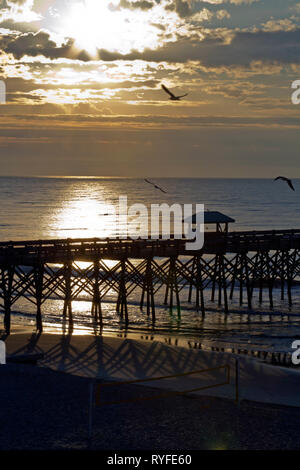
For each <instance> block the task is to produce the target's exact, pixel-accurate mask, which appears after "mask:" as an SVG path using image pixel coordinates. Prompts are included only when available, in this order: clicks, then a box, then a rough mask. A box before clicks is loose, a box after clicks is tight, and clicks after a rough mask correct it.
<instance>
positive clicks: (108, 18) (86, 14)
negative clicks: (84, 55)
mask: <svg viewBox="0 0 300 470" xmlns="http://www.w3.org/2000/svg"><path fill="white" fill-rule="evenodd" d="M152 16H153V14H152V12H145V11H142V10H138V9H134V10H130V9H124V8H120V6H119V1H118V0H109V1H108V0H83V1H80V2H76V3H74V4H73V5H72V6H71V7H70V9H69V11H68V13H67V14H66V15H65V16H64V19H63V21H62V26H61V28H62V31H61V32H62V33H63V34H64V35H65V36H67V37H72V38H74V40H75V44H76V46H77V47H78V48H80V49H84V50H85V51H86V52H88V53H89V54H90V56H92V57H96V55H97V51H98V50H99V49H105V50H108V51H117V52H119V53H120V54H127V53H129V52H130V51H131V50H133V49H137V50H139V51H142V50H144V49H145V48H146V47H150V48H152V47H156V45H157V43H158V36H159V34H158V30H157V28H155V27H154V26H153V23H152V20H153V18H152Z"/></svg>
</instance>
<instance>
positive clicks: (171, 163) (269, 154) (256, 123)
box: [0, 0, 300, 177]
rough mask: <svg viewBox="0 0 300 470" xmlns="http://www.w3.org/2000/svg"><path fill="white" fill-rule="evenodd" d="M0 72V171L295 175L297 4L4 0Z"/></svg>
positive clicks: (299, 140)
mask: <svg viewBox="0 0 300 470" xmlns="http://www.w3.org/2000/svg"><path fill="white" fill-rule="evenodd" d="M0 79H1V80H3V81H4V83H5V85H6V103H2V104H0V175H19V176H30V175H43V176H50V175H53V176H67V175H72V176H85V175H86V176H124V177H127V176H130V177H151V176H155V177H160V176H161V177H168V176H169V177H274V176H277V175H279V174H283V175H286V176H290V177H300V163H299V156H298V153H299V147H300V146H299V144H300V132H299V130H300V129H299V128H300V116H299V112H300V105H298V106H297V105H294V104H292V101H291V94H292V91H293V90H292V89H291V85H292V82H293V81H294V80H300V2H299V1H296V0H206V1H200V0H85V1H83V0H0ZM162 83H163V84H165V85H166V86H167V87H168V88H170V89H171V90H172V91H173V92H174V93H175V94H184V93H188V96H187V97H185V98H184V99H182V100H181V101H179V102H174V101H170V100H169V99H168V98H169V97H168V95H167V94H166V93H165V92H164V91H163V90H162V88H161V84H162Z"/></svg>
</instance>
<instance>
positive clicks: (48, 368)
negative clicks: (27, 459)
mask: <svg viewBox="0 0 300 470" xmlns="http://www.w3.org/2000/svg"><path fill="white" fill-rule="evenodd" d="M6 345H7V354H8V355H9V356H12V355H21V354H22V355H24V354H33V353H43V354H44V357H43V359H42V360H41V361H39V363H38V365H37V366H34V365H24V364H13V363H9V364H7V365H5V366H1V368H0V374H1V391H0V396H1V399H2V403H5V406H3V407H1V423H2V426H1V431H0V432H1V436H0V442H1V444H0V446H1V449H77V448H78V449H84V448H86V447H87V445H88V440H87V437H88V408H89V389H90V383H91V380H95V379H97V382H98V383H107V382H112V381H117V380H121V381H128V380H136V379H146V378H151V377H152V378H153V377H161V376H166V375H173V374H175V375H176V374H184V373H187V372H191V371H200V370H203V369H209V368H213V367H218V366H220V365H225V364H228V365H229V366H230V371H231V375H230V383H229V384H228V385H224V386H221V387H216V388H209V389H206V390H203V391H200V392H194V393H192V394H185V395H179V396H168V397H167V398H161V399H156V400H145V401H135V402H132V403H125V404H117V405H110V406H101V407H96V408H95V410H94V423H93V438H92V441H91V447H92V448H95V449H102V450H104V449H107V450H116V449H119V450H122V449H124V450H130V449H156V450H163V449H181V450H188V449H190V450H191V449H283V448H287V449H297V448H299V446H300V438H299V437H298V435H297V429H298V427H299V424H300V407H299V405H300V400H299V398H298V397H299V392H300V386H299V385H298V382H299V380H298V371H297V370H289V369H284V368H282V367H275V366H270V365H268V364H263V363H262V362H260V361H257V360H255V359H250V358H240V359H239V367H240V381H239V382H240V383H239V388H240V390H239V393H240V404H239V405H237V404H236V403H235V401H234V398H235V377H234V364H235V357H233V356H232V355H229V354H224V353H223V354H220V353H208V352H204V351H195V350H188V349H185V348H181V347H175V346H169V345H167V344H164V343H158V342H152V341H141V340H132V339H130V340H128V339H125V340H124V339H122V338H117V337H111V336H107V337H106V336H99V337H95V336H93V335H76V334H75V335H72V336H70V335H66V336H64V335H62V334H58V333H56V334H55V333H53V332H52V333H43V334H41V335H35V334H34V333H32V332H30V331H26V330H24V329H23V330H20V331H19V332H18V333H16V334H13V335H11V336H9V337H8V338H6ZM222 381H224V370H222V369H219V370H214V371H209V372H206V373H201V374H200V373H199V374H193V375H191V376H184V377H182V376H181V377H177V378H173V379H168V380H159V381H155V382H150V383H149V382H148V383H147V382H145V383H144V384H142V385H140V384H130V385H122V386H118V387H117V386H113V387H106V388H105V387H102V389H101V400H102V403H103V404H104V403H105V402H107V401H111V400H113V401H119V400H135V399H140V398H147V397H148V398H150V397H153V396H155V395H157V394H158V393H159V394H161V392H162V389H163V393H164V394H165V393H169V392H171V393H172V392H174V391H184V390H191V389H195V388H200V387H203V386H209V385H213V384H216V383H222ZM149 385H150V386H149Z"/></svg>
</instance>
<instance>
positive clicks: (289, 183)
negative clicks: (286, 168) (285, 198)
mask: <svg viewBox="0 0 300 470" xmlns="http://www.w3.org/2000/svg"><path fill="white" fill-rule="evenodd" d="M277 180H282V181H285V182H286V183H287V184H288V185H289V187H290V188H291V189H292V190H293V191H295V188H294V186H293V183H292V180H290V179H289V178H286V177H285V176H277V178H275V179H274V181H277Z"/></svg>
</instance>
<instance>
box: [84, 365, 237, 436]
mask: <svg viewBox="0 0 300 470" xmlns="http://www.w3.org/2000/svg"><path fill="white" fill-rule="evenodd" d="M234 361H235V362H234V366H232V364H231V365H230V364H223V365H220V366H216V367H211V368H208V369H201V370H196V371H191V372H185V373H182V374H175V375H165V376H161V377H150V378H144V379H132V380H127V381H113V382H107V383H105V382H104V383H97V380H96V379H93V380H91V381H90V384H89V406H88V441H89V445H90V444H91V440H92V438H93V425H94V412H95V408H96V407H106V406H112V405H123V404H129V403H138V402H145V401H152V400H159V399H163V398H169V397H173V396H180V395H187V394H190V393H194V394H195V393H196V392H201V391H204V390H208V389H212V388H217V387H223V386H226V385H230V384H231V376H232V375H233V376H234V400H235V403H236V404H237V405H239V403H240V373H239V359H238V358H234ZM232 370H233V371H234V374H232ZM216 371H224V380H222V381H221V382H218V383H213V384H210V385H205V386H201V387H193V388H189V389H184V390H180V391H177V390H176V391H169V390H168V389H166V392H163V393H159V394H155V395H151V396H143V397H137V398H129V399H127V398H126V399H122V400H111V401H106V400H103V399H102V393H103V391H104V390H105V389H107V388H111V387H118V388H120V387H122V386H126V385H139V384H140V385H147V384H149V385H150V386H151V384H152V383H155V382H158V383H159V382H162V381H164V380H170V379H182V378H188V377H191V376H193V375H201V374H207V373H211V372H216ZM154 386H155V385H154Z"/></svg>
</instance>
